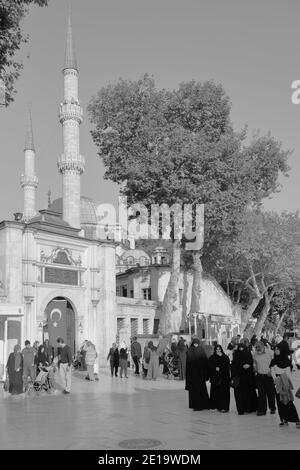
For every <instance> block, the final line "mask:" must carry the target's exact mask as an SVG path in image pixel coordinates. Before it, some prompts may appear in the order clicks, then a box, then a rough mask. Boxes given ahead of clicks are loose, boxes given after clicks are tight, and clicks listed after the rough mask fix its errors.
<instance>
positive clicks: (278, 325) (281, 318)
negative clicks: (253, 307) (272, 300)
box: [275, 310, 288, 335]
mask: <svg viewBox="0 0 300 470" xmlns="http://www.w3.org/2000/svg"><path fill="white" fill-rule="evenodd" d="M287 313H288V310H286V311H285V312H283V314H282V315H281V317H280V319H279V322H278V324H277V325H276V328H275V335H277V333H278V331H279V328H280V327H281V325H282V322H283V320H284V317H285V316H286V314H287Z"/></svg>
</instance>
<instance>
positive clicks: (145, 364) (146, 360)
mask: <svg viewBox="0 0 300 470" xmlns="http://www.w3.org/2000/svg"><path fill="white" fill-rule="evenodd" d="M150 354H151V351H150V348H149V345H148V343H146V344H145V347H144V354H143V362H142V367H143V374H144V375H143V378H144V379H145V378H146V377H147V374H148V369H149V362H150Z"/></svg>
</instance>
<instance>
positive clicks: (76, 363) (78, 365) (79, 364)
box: [73, 351, 81, 370]
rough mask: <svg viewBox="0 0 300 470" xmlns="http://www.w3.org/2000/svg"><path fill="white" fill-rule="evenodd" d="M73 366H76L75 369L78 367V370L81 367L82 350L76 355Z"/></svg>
mask: <svg viewBox="0 0 300 470" xmlns="http://www.w3.org/2000/svg"><path fill="white" fill-rule="evenodd" d="M73 367H74V369H77V370H80V369H81V354H80V351H77V354H76V356H75V357H74V360H73Z"/></svg>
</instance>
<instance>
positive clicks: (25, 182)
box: [21, 175, 39, 188]
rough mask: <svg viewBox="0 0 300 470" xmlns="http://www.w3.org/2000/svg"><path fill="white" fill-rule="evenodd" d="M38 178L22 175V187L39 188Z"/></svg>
mask: <svg viewBox="0 0 300 470" xmlns="http://www.w3.org/2000/svg"><path fill="white" fill-rule="evenodd" d="M38 182H39V180H38V177H37V176H35V175H21V186H22V188H24V186H32V187H33V188H37V186H38Z"/></svg>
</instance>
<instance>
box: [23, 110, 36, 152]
mask: <svg viewBox="0 0 300 470" xmlns="http://www.w3.org/2000/svg"><path fill="white" fill-rule="evenodd" d="M24 150H33V151H35V148H34V141H33V131H32V117H31V110H30V108H29V112H28V124H27V131H26V137H25V147H24Z"/></svg>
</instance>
